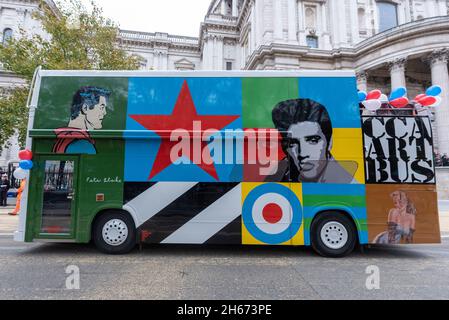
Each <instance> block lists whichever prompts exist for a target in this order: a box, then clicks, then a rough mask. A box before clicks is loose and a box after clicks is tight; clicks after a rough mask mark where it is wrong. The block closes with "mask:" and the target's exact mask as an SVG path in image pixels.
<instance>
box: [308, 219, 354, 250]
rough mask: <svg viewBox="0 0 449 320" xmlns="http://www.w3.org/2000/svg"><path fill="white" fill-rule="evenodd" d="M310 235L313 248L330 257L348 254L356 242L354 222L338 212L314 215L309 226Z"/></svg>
mask: <svg viewBox="0 0 449 320" xmlns="http://www.w3.org/2000/svg"><path fill="white" fill-rule="evenodd" d="M310 236H311V242H312V247H313V249H314V250H315V251H316V252H317V253H318V254H320V255H322V256H324V257H330V258H339V257H344V256H347V255H349V254H350V253H351V252H352V251H353V250H354V248H355V246H356V243H357V230H356V228H355V225H354V223H353V222H352V220H351V219H349V218H348V217H346V216H345V215H344V214H342V213H338V212H324V213H322V214H320V215H319V216H318V217H316V218H315V219H314V221H313V222H312V225H311V228H310Z"/></svg>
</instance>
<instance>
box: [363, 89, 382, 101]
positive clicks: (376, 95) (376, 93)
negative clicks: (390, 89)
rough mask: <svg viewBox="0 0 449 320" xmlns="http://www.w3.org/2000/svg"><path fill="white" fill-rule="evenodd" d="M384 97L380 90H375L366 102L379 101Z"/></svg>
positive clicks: (369, 94)
mask: <svg viewBox="0 0 449 320" xmlns="http://www.w3.org/2000/svg"><path fill="white" fill-rule="evenodd" d="M381 95H382V92H381V91H380V90H373V91H371V92H370V93H368V95H367V96H366V100H377V99H379V98H380V96H381Z"/></svg>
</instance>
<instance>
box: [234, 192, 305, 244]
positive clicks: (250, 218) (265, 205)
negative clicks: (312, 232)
mask: <svg viewBox="0 0 449 320" xmlns="http://www.w3.org/2000/svg"><path fill="white" fill-rule="evenodd" d="M242 215H243V222H244V224H245V226H246V229H247V230H248V231H249V233H251V235H252V236H253V237H254V238H256V239H257V240H259V241H261V242H263V243H267V244H280V243H283V242H286V241H289V240H290V239H291V238H292V237H293V236H294V235H296V233H297V232H298V230H299V228H300V227H301V223H302V206H301V203H300V201H299V199H298V197H297V196H296V194H295V193H294V192H293V191H291V190H290V189H289V188H287V187H285V186H283V185H281V184H276V183H268V184H263V185H260V186H258V187H256V188H255V189H253V190H252V191H251V192H250V193H249V194H248V196H247V197H246V200H245V203H244V204H243V214H242Z"/></svg>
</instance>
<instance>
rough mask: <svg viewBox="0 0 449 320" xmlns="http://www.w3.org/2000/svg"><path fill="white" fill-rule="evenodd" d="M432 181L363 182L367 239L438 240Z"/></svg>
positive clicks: (380, 241)
mask: <svg viewBox="0 0 449 320" xmlns="http://www.w3.org/2000/svg"><path fill="white" fill-rule="evenodd" d="M437 198H438V197H437V193H436V186H435V185H412V184H389V185H367V206H368V230H369V242H370V243H375V244H411V243H441V236H440V225H439V216H438V199H437Z"/></svg>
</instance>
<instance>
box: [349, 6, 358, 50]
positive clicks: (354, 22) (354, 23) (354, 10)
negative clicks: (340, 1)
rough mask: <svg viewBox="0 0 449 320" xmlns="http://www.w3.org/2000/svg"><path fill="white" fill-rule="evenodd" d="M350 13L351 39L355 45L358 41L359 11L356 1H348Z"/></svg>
mask: <svg viewBox="0 0 449 320" xmlns="http://www.w3.org/2000/svg"><path fill="white" fill-rule="evenodd" d="M349 10H350V15H351V38H352V39H351V40H352V44H353V45H355V44H357V43H359V41H360V34H359V32H360V26H359V13H358V6H357V1H350V9H349Z"/></svg>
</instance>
